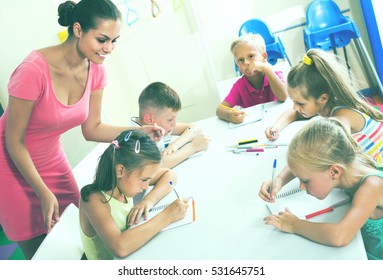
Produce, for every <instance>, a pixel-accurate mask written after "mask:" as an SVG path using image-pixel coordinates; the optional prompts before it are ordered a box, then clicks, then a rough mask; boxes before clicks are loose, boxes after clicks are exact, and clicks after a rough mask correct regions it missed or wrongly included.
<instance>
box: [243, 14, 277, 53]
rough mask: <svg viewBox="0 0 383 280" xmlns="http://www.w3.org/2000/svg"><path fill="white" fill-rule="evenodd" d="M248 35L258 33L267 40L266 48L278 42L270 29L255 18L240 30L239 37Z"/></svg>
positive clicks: (246, 22)
mask: <svg viewBox="0 0 383 280" xmlns="http://www.w3.org/2000/svg"><path fill="white" fill-rule="evenodd" d="M247 33H254V34H256V33H258V34H260V35H261V36H262V37H263V40H265V44H266V46H267V45H269V44H274V43H275V42H276V39H275V36H274V35H273V33H272V32H271V31H270V29H269V27H268V26H267V25H266V23H265V22H264V21H263V20H260V19H258V18H253V19H249V20H247V21H245V22H244V23H243V24H242V26H241V27H240V28H239V32H238V35H239V36H242V35H243V34H247Z"/></svg>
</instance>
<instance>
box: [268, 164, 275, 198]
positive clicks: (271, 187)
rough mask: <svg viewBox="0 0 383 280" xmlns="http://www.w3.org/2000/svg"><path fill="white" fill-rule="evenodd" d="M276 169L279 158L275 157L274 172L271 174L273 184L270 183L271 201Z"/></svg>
mask: <svg viewBox="0 0 383 280" xmlns="http://www.w3.org/2000/svg"><path fill="white" fill-rule="evenodd" d="M276 169H277V159H274V163H273V172H272V174H271V184H270V188H269V194H270V201H271V194H272V193H273V183H274V175H275V170H276Z"/></svg>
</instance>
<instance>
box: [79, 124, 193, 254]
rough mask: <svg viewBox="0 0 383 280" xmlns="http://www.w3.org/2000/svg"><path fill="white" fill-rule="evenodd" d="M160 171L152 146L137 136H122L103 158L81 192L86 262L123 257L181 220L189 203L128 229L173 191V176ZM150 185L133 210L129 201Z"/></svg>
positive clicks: (177, 203)
mask: <svg viewBox="0 0 383 280" xmlns="http://www.w3.org/2000/svg"><path fill="white" fill-rule="evenodd" d="M160 165H161V154H160V152H159V150H158V148H157V146H156V144H155V142H154V141H153V140H151V138H150V137H149V136H148V135H147V134H146V133H145V132H143V131H139V130H128V131H124V132H123V133H121V134H120V135H119V136H118V137H117V138H116V139H115V140H113V141H112V144H111V145H110V146H109V147H108V148H107V149H106V150H105V152H104V153H103V154H102V155H101V157H100V161H99V163H98V167H97V171H96V176H95V180H94V182H93V183H92V184H90V185H87V186H85V187H83V188H82V189H81V200H80V207H79V208H80V224H81V238H82V242H83V245H84V249H85V255H86V257H87V258H88V259H92V260H93V259H113V257H114V256H116V257H126V256H128V255H129V254H131V253H132V252H134V251H136V250H137V249H139V248H140V247H141V246H143V245H144V244H145V243H146V242H148V241H149V240H150V239H151V238H152V237H153V236H154V235H156V234H157V233H158V232H159V231H161V230H162V229H163V228H165V227H166V226H167V225H169V224H171V223H172V222H175V221H178V220H180V219H182V218H183V217H184V216H185V214H186V211H187V208H188V203H187V199H177V200H176V201H175V202H173V203H172V204H170V205H169V206H168V207H167V208H166V209H165V210H164V211H162V212H161V213H160V214H158V215H157V216H155V217H154V218H152V219H151V220H150V221H148V222H146V223H144V224H143V225H140V226H137V227H135V228H132V229H128V228H129V226H131V225H133V224H134V223H135V224H137V223H138V221H139V220H140V218H141V216H142V215H144V217H145V216H146V215H147V213H148V211H149V210H150V209H151V208H152V207H153V206H154V205H155V204H156V203H157V202H158V201H159V200H160V199H161V198H162V197H164V196H165V195H167V194H168V193H169V192H170V191H171V184H170V182H175V179H176V176H175V174H174V173H173V171H171V170H169V169H165V168H160ZM149 184H154V185H155V187H154V188H153V190H152V191H151V192H150V193H149V194H148V195H147V196H145V197H144V199H143V200H142V201H141V202H140V203H139V204H137V205H136V206H134V205H133V196H135V195H137V194H139V193H141V192H142V191H144V190H146V189H147V188H148V186H149ZM127 229H128V230H127Z"/></svg>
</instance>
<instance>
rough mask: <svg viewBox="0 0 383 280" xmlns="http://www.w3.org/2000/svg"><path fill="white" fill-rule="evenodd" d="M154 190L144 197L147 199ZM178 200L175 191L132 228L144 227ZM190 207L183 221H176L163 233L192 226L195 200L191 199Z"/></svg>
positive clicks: (148, 190)
mask: <svg viewBox="0 0 383 280" xmlns="http://www.w3.org/2000/svg"><path fill="white" fill-rule="evenodd" d="M152 189H153V186H150V187H149V188H148V189H147V190H146V192H145V194H144V196H143V197H145V196H146V195H147V194H148V193H149V192H150V191H151V190H152ZM177 198H178V196H177V193H176V192H175V190H174V189H173V190H172V191H171V192H170V193H169V194H167V195H166V196H165V197H163V198H162V199H161V200H160V201H158V202H157V204H156V205H154V207H153V208H152V209H150V210H149V214H148V218H147V219H146V220H144V217H141V220H140V221H139V223H138V224H137V225H133V226H131V227H130V228H133V227H136V226H138V225H142V224H144V223H146V222H147V221H149V220H150V219H152V218H153V217H155V216H156V215H158V214H159V213H161V212H162V211H163V210H164V209H165V208H166V207H167V206H168V205H169V204H171V203H172V202H173V201H175V200H176V199H177ZM188 203H189V207H188V210H187V212H186V215H185V217H184V218H183V219H182V220H179V221H176V222H174V223H171V224H170V225H168V226H167V227H165V228H163V229H162V230H161V231H165V230H169V229H173V228H176V227H179V226H183V225H186V224H190V223H192V222H194V221H195V219H196V218H195V203H194V199H193V198H189V201H188Z"/></svg>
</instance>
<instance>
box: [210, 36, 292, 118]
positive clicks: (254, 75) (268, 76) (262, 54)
mask: <svg viewBox="0 0 383 280" xmlns="http://www.w3.org/2000/svg"><path fill="white" fill-rule="evenodd" d="M230 50H231V52H232V53H233V55H234V59H235V63H236V65H237V66H238V68H239V70H240V71H241V73H243V76H242V77H241V78H240V79H239V80H238V81H237V82H235V84H234V85H233V87H232V88H231V90H230V93H229V94H228V95H227V96H226V98H225V99H224V101H223V102H222V103H221V104H220V105H219V106H218V108H217V110H216V114H217V116H218V117H219V118H220V119H223V120H225V121H228V122H232V123H242V122H243V120H244V117H245V112H244V111H242V110H233V109H232V108H233V107H234V106H240V107H244V108H247V107H250V106H254V105H257V104H260V103H266V102H270V101H275V100H278V101H280V102H284V101H285V100H286V98H287V89H286V84H285V79H284V77H283V73H282V72H281V71H274V70H273V68H272V66H271V65H270V64H269V63H268V62H267V53H266V45H265V41H264V39H263V38H262V36H261V35H259V34H252V33H248V34H245V35H242V36H241V37H240V38H239V39H237V40H235V41H234V42H233V43H232V44H231V48H230Z"/></svg>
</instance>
